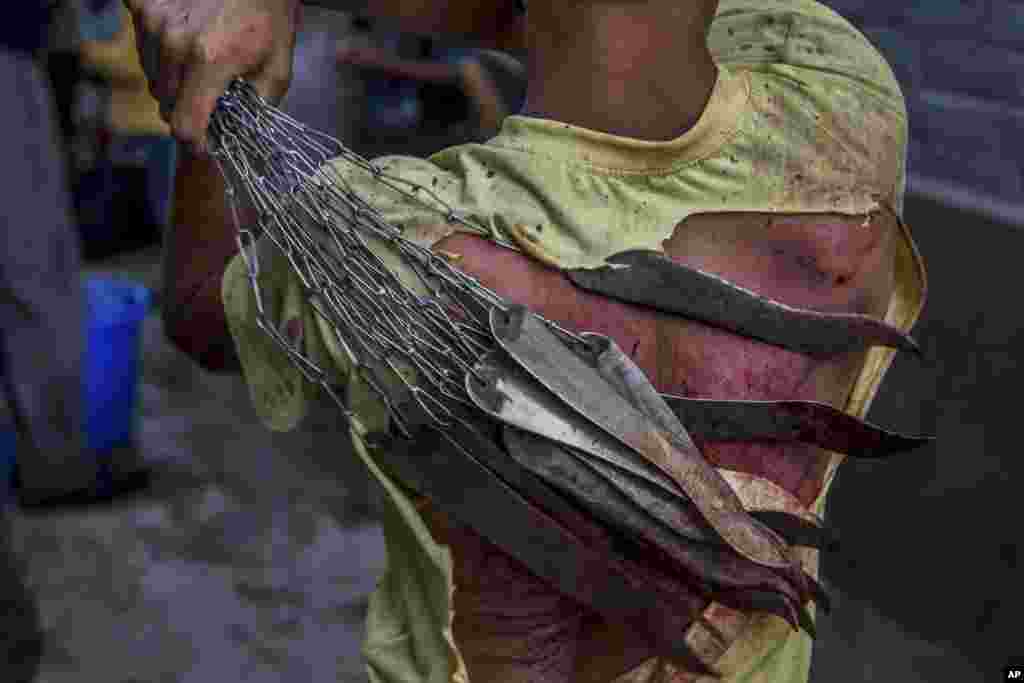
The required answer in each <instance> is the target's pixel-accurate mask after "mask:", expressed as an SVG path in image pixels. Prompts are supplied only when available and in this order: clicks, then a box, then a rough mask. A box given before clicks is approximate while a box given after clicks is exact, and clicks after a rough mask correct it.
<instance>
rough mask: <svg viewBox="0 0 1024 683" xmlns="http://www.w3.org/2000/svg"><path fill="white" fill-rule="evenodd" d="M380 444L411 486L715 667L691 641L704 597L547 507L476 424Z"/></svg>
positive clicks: (567, 589) (576, 589)
mask: <svg viewBox="0 0 1024 683" xmlns="http://www.w3.org/2000/svg"><path fill="white" fill-rule="evenodd" d="M374 446H375V448H374V452H375V458H378V459H379V460H380V461H381V462H382V463H383V464H384V465H385V466H386V467H388V468H389V469H390V470H391V471H393V472H395V473H397V474H398V476H400V477H401V479H402V481H403V482H404V483H405V484H406V485H408V486H411V487H412V488H413V489H414V490H416V491H418V492H420V493H421V494H423V495H426V496H428V497H429V498H430V499H431V500H432V501H433V502H434V503H435V504H437V505H438V507H439V508H440V509H441V510H443V511H445V512H446V513H447V514H450V515H452V517H453V518H455V519H457V520H458V521H460V522H461V523H463V524H465V525H467V526H469V527H470V528H472V529H474V530H475V531H476V532H477V533H479V534H481V535H483V536H484V537H486V538H488V539H490V540H491V541H492V542H493V543H495V544H496V545H498V546H499V547H501V548H502V549H503V550H504V551H505V552H507V553H509V554H510V555H512V556H513V557H515V558H517V559H518V560H519V561H521V562H522V563H523V564H525V565H526V566H527V567H529V569H530V570H531V571H533V572H534V573H535V574H537V575H538V576H540V577H542V578H543V579H545V580H546V581H549V582H550V583H551V584H552V585H554V586H556V587H558V588H559V589H560V590H561V591H562V592H564V593H565V594H566V595H570V596H572V597H574V598H575V599H577V600H579V601H580V602H581V603H583V604H585V605H589V606H590V607H592V608H593V609H594V610H596V611H598V612H600V613H602V614H607V615H608V616H609V617H610V618H613V619H618V620H621V621H622V622H624V623H627V624H629V625H630V626H631V627H633V628H636V629H637V630H638V631H640V632H641V633H645V634H649V636H650V637H651V638H652V639H654V640H655V642H657V643H659V644H660V646H661V647H663V648H665V649H666V651H667V652H670V653H672V655H673V656H675V657H679V658H680V659H681V660H683V661H687V662H688V664H689V666H694V667H698V669H697V670H699V671H702V672H704V673H710V670H707V669H706V667H705V666H704V665H703V664H702V663H701V662H700V661H699V660H697V658H696V657H695V656H694V653H693V652H692V651H691V650H690V648H689V646H688V645H687V644H686V642H685V638H684V637H683V634H684V633H685V632H686V628H687V626H688V624H689V623H690V622H691V621H692V619H693V618H695V617H696V615H699V613H700V611H701V610H702V609H703V607H702V605H703V604H705V599H704V598H703V597H702V596H699V595H697V594H695V593H694V591H693V590H692V589H691V588H689V587H687V586H685V585H683V584H681V583H680V582H679V581H677V580H673V579H672V577H669V576H667V575H666V574H664V573H663V572H661V571H660V570H658V568H657V567H656V566H654V565H651V564H649V563H643V562H635V561H632V560H631V559H629V558H626V557H623V556H622V554H621V553H620V552H618V551H617V549H616V548H615V547H614V546H613V545H612V541H611V540H610V539H608V538H607V535H606V532H604V531H603V530H602V529H601V528H600V527H599V526H598V525H595V524H593V523H592V522H588V521H587V520H586V519H584V518H583V517H582V515H580V514H579V513H578V512H574V511H573V510H567V509H562V510H557V509H556V510H550V509H542V508H541V507H539V506H538V505H537V504H535V503H534V502H533V501H531V500H529V499H528V498H527V497H526V496H524V495H522V494H521V492H520V491H519V490H517V489H516V488H515V486H513V485H509V484H508V483H506V481H507V480H506V479H505V478H504V477H505V476H508V475H511V477H512V479H515V480H518V479H520V475H519V474H518V473H516V472H515V470H520V471H521V473H522V476H525V477H527V478H534V477H533V475H532V474H530V473H529V472H526V471H524V470H522V469H521V468H520V467H519V465H517V464H516V463H515V462H513V461H512V460H510V459H509V458H508V456H507V455H506V454H505V453H504V452H502V451H500V450H499V449H498V448H497V446H496V445H495V444H494V443H493V442H491V441H490V440H489V439H487V438H486V437H483V436H482V435H480V434H479V433H477V432H476V431H475V430H474V429H473V428H472V427H470V426H468V425H466V424H463V423H460V422H458V421H456V424H455V426H454V428H453V429H452V430H451V431H450V432H447V431H446V432H441V431H438V430H433V429H429V428H421V429H419V430H417V432H416V434H415V438H414V439H403V438H394V437H391V436H389V435H378V436H377V439H375V442H374ZM478 457H479V458H480V460H478ZM485 463H486V464H485ZM490 465H497V466H498V468H499V470H500V472H501V474H502V476H495V473H494V472H492V471H491V470H490ZM537 483H538V484H539V485H541V486H546V484H544V483H543V482H540V481H537Z"/></svg>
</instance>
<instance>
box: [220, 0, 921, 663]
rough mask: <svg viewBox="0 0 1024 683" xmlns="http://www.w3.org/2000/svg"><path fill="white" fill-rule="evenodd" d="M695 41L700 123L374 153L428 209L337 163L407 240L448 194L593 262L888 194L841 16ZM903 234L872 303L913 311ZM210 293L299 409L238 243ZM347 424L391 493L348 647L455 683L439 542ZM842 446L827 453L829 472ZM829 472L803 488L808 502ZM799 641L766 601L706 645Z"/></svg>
mask: <svg viewBox="0 0 1024 683" xmlns="http://www.w3.org/2000/svg"><path fill="white" fill-rule="evenodd" d="M710 44H711V47H712V51H713V53H714V55H715V57H716V60H717V62H718V64H719V78H718V81H717V83H716V86H715V88H714V91H713V93H712V96H711V98H710V101H709V102H708V105H707V108H706V110H705V112H704V113H703V115H702V116H701V118H700V120H699V121H698V123H697V124H696V125H695V126H694V128H692V129H691V130H690V131H688V132H687V133H686V134H685V135H683V136H681V137H679V138H677V139H675V140H671V141H667V142H647V141H640V140H633V139H628V138H623V137H618V136H613V135H608V134H605V133H600V132H596V131H592V130H586V129H583V128H579V127H577V126H572V125H569V124H564V123H559V122H555V121H548V120H542V119H536V118H529V117H521V116H512V117H509V118H508V119H506V120H505V122H504V125H503V127H502V130H501V133H500V134H499V135H498V136H497V137H496V138H494V139H492V140H490V141H488V142H487V143H485V144H471V145H461V146H457V147H454V148H451V149H447V150H444V151H442V152H440V153H438V154H436V155H434V156H433V157H431V158H430V159H429V160H423V159H416V158H411V157H401V156H395V157H385V158H383V159H379V160H377V161H376V163H377V164H378V165H379V166H380V167H382V168H383V169H384V170H385V171H386V172H387V173H389V174H391V175H393V176H399V177H401V178H404V179H407V180H410V181H413V182H416V183H418V184H420V185H422V186H424V187H426V188H429V189H430V191H431V192H432V193H433V194H434V195H435V196H436V197H438V198H439V199H440V200H442V202H443V203H444V205H442V204H440V203H438V204H437V207H436V210H433V209H431V208H429V207H425V206H424V205H423V204H421V203H418V202H414V201H411V200H409V199H408V198H407V197H406V196H405V195H403V194H400V193H398V192H395V191H394V190H393V189H390V188H388V187H386V186H384V185H382V184H380V183H379V182H377V181H376V180H375V179H374V178H373V177H372V176H370V175H369V174H367V173H366V172H365V171H363V170H361V169H358V168H356V167H354V166H352V165H351V164H349V163H347V162H345V161H342V160H339V161H337V162H335V163H334V167H335V168H336V169H337V171H338V173H339V175H340V177H341V179H342V180H343V182H344V183H345V184H346V185H347V186H348V187H349V188H351V189H352V190H354V191H356V192H357V193H359V194H360V195H361V196H362V197H363V198H364V199H366V200H367V201H368V202H369V203H370V204H371V205H372V206H373V207H374V208H375V209H377V210H378V211H379V212H380V213H381V214H382V216H383V217H384V218H385V219H386V220H387V221H389V222H391V223H394V224H401V225H402V226H403V227H404V229H405V235H406V236H407V237H409V238H410V239H413V240H414V241H416V242H418V243H420V244H423V245H426V246H429V245H432V244H434V243H436V242H437V241H438V240H440V239H442V238H443V237H445V236H447V235H449V234H451V233H453V232H455V231H457V230H459V229H462V228H460V226H458V225H453V224H449V223H448V222H447V220H446V213H447V208H448V207H452V208H454V209H455V210H456V211H457V212H458V213H459V215H460V216H462V217H464V218H465V219H466V220H467V221H468V222H470V223H472V224H475V225H476V226H478V227H480V228H482V229H484V230H488V231H490V233H491V234H493V235H494V236H495V237H497V238H501V239H506V240H507V239H508V238H509V237H510V236H512V235H513V233H514V232H515V231H516V230H517V228H516V226H517V225H519V224H525V225H530V226H536V225H538V224H539V225H542V226H543V228H544V229H543V231H542V232H538V233H534V240H535V242H534V243H533V245H532V247H533V248H535V249H536V251H537V254H538V255H540V256H542V257H544V258H546V259H549V260H551V261H553V262H556V263H558V264H560V265H562V266H564V267H577V266H596V265H599V264H600V263H602V261H603V260H604V259H605V257H607V256H608V255H610V254H613V253H616V252H618V251H622V250H624V249H629V248H649V249H660V248H661V242H662V240H664V239H665V238H667V237H668V236H669V235H670V234H671V232H672V231H673V229H674V228H675V226H676V225H677V224H679V223H680V221H682V220H683V219H685V218H686V217H687V216H689V215H691V214H696V213H706V212H737V211H755V212H778V213H821V212H834V213H845V214H851V215H857V214H864V213H867V212H869V211H871V210H872V209H873V208H875V207H876V206H877V203H878V201H880V200H882V199H887V200H889V201H891V202H892V203H893V204H894V207H895V208H896V210H897V211H898V212H901V210H902V197H903V189H904V178H905V168H904V163H905V149H906V138H907V123H906V112H905V108H904V103H903V98H902V95H901V93H900V90H899V87H898V85H897V83H896V81H895V79H894V77H893V75H892V72H891V71H890V69H889V67H888V66H887V65H886V63H885V61H884V60H883V59H882V58H881V57H880V56H879V55H878V53H877V52H876V51H875V50H874V49H873V48H872V47H871V46H870V44H869V43H868V42H867V41H866V39H864V37H863V36H862V35H861V34H859V33H858V32H857V31H856V30H855V29H854V28H853V27H852V26H850V24H848V23H847V22H846V21H845V20H843V19H842V18H840V17H839V16H838V15H836V14H835V13H833V12H832V11H831V10H828V9H827V8H825V7H823V6H822V5H820V4H818V3H815V2H812V1H811V0H791V1H784V0H776V1H770V0H764V1H762V0H747V1H739V0H723V1H722V2H721V5H720V7H719V11H718V15H717V17H716V19H715V22H714V25H713V27H712V31H711V35H710ZM419 194H420V195H421V196H425V195H426V193H422V192H421V193H419ZM425 200H426V202H427V203H428V204H432V203H434V202H433V200H431V199H429V198H426V199H425ZM903 238H904V239H903V240H902V241H901V243H900V244H899V247H898V253H897V282H896V291H895V293H894V296H893V299H892V301H891V302H890V306H889V311H888V315H887V319H888V321H889V322H891V323H893V324H895V325H898V326H900V327H902V328H904V329H909V328H910V326H911V325H912V324H913V323H914V321H915V320H916V318H917V316H918V314H919V313H920V308H921V306H922V302H923V297H924V270H923V267H922V265H921V263H920V259H919V258H918V256H917V253H916V250H915V248H914V246H913V242H912V240H911V238H910V235H909V233H906V232H904V234H903ZM261 251H262V252H264V256H263V257H262V259H261V276H260V286H261V288H262V290H263V292H264V297H265V298H264V305H265V310H266V312H267V314H268V316H269V317H270V318H271V320H274V321H284V320H288V319H291V318H294V317H301V318H302V319H303V322H304V329H305V330H306V334H305V335H304V342H303V343H304V345H305V351H306V353H307V354H308V355H310V356H311V357H312V358H313V359H314V360H316V361H317V362H319V363H321V364H322V365H323V366H324V367H326V368H328V369H330V370H331V371H333V372H336V373H337V375H338V378H339V381H340V380H341V379H344V378H345V377H346V375H347V373H346V369H347V366H346V364H345V361H344V358H345V356H344V354H343V353H342V352H341V350H340V349H339V348H338V347H337V345H336V344H335V343H334V341H333V337H332V336H331V335H330V334H329V330H328V328H327V327H326V325H325V324H324V323H323V322H322V321H320V320H319V318H318V317H317V316H316V315H315V314H314V313H313V312H312V310H311V308H310V307H309V306H308V305H306V304H305V302H304V297H303V293H302V287H301V283H300V282H299V280H298V278H297V277H295V276H294V275H293V274H292V273H291V271H290V268H289V265H288V262H287V260H286V259H284V258H283V257H281V256H280V255H279V254H276V253H275V252H274V250H273V249H269V248H267V243H263V244H261ZM380 253H382V254H385V252H384V251H383V250H380ZM223 295H224V305H225V309H226V311H227V315H228V319H229V324H230V327H231V330H232V334H233V336H234V338H235V342H236V345H237V347H238V352H239V356H240V359H241V362H242V366H243V369H244V371H245V375H246V377H247V379H248V382H249V385H250V388H251V391H252V397H253V401H254V403H255V405H256V407H257V409H258V410H259V412H260V414H261V416H262V417H263V419H264V420H265V422H266V424H267V425H268V426H270V427H271V428H272V429H276V430H287V429H291V428H293V427H295V426H296V425H297V424H298V423H299V421H300V420H301V419H302V417H303V415H304V414H305V412H306V410H307V405H308V403H309V402H310V401H311V400H313V398H314V396H315V394H316V393H317V390H316V389H315V388H314V387H312V386H311V385H309V384H308V383H306V382H305V381H303V378H302V376H301V374H300V373H299V372H298V370H297V369H296V368H294V367H293V366H292V365H291V363H290V361H289V360H288V358H287V357H286V356H285V355H284V354H282V353H281V352H280V351H278V349H277V348H276V347H275V346H274V344H273V342H272V341H271V340H270V339H269V338H268V337H266V335H264V334H263V333H262V332H261V331H260V330H259V329H258V327H257V326H256V322H255V303H254V299H253V296H252V294H251V293H250V291H249V282H248V280H247V278H246V273H245V267H244V263H243V262H242V261H241V259H239V258H236V259H235V260H234V261H233V262H232V264H231V265H230V267H229V268H228V270H227V272H226V274H225V278H224V285H223ZM892 357H893V353H892V352H891V351H889V350H885V349H875V350H873V351H872V352H871V353H870V354H869V355H868V357H867V360H866V362H865V365H864V368H863V370H862V372H861V375H860V377H859V380H858V382H857V384H856V386H855V388H854V391H853V393H852V395H851V397H850V400H849V403H848V405H847V410H848V411H849V412H850V413H853V414H855V415H864V414H865V413H866V412H867V408H868V406H869V404H870V402H871V400H872V398H873V397H874V395H875V392H876V391H877V389H878V386H879V383H880V381H881V379H882V377H883V375H884V373H885V371H886V370H887V368H888V366H889V364H890V362H891V360H892ZM347 386H348V401H349V407H350V408H351V410H352V411H353V412H354V413H355V414H356V415H357V416H358V419H357V420H356V422H355V424H354V427H353V430H354V431H355V432H362V431H366V432H369V431H375V430H377V429H380V428H382V427H383V426H385V425H386V419H387V418H386V416H385V414H384V411H383V408H382V406H381V405H380V404H379V403H378V402H377V401H376V400H375V399H373V397H372V395H371V394H370V393H369V392H368V391H367V389H366V388H365V387H364V386H363V385H362V384H361V383H360V382H358V381H356V380H355V379H354V378H348V384H347ZM354 442H355V452H356V454H357V455H358V457H359V458H360V459H361V460H362V461H363V462H364V463H365V464H366V466H367V468H368V469H369V470H370V472H371V473H372V474H373V476H374V478H375V479H376V480H377V481H378V482H380V484H381V485H382V486H383V488H384V490H385V492H386V494H387V495H386V496H385V508H384V510H383V512H382V515H383V519H382V522H383V526H384V533H385V538H386V543H387V552H388V568H387V571H386V572H385V574H384V576H383V578H382V579H381V581H380V583H379V585H378V589H377V591H376V592H375V594H374V595H373V597H372V599H371V603H370V611H369V616H368V621H367V632H366V640H365V644H364V650H363V651H364V654H365V656H366V660H367V666H368V669H369V673H370V678H371V681H373V682H374V683H413V682H416V683H422V682H428V683H435V682H436V683H445V682H447V681H466V680H468V676H467V673H466V670H465V666H464V663H463V661H462V659H461V657H460V656H459V653H458V648H457V644H456V643H455V642H454V638H453V636H452V605H453V591H454V590H455V587H454V586H453V582H452V563H451V557H450V554H449V550H448V548H447V547H444V546H441V545H438V544H437V543H435V542H434V540H433V538H432V537H431V535H430V533H429V532H428V530H427V528H426V526H425V525H424V522H423V520H422V518H421V517H420V515H419V513H418V511H417V509H416V506H415V504H414V502H413V497H411V496H410V494H409V492H408V491H407V490H406V489H404V488H403V486H402V485H401V483H400V482H397V481H395V480H393V479H391V478H390V477H389V476H388V475H387V474H386V473H385V472H383V471H382V470H381V469H380V468H379V467H378V465H377V464H376V463H375V461H374V458H373V454H372V453H369V452H367V450H366V449H365V448H364V447H363V446H362V444H361V443H360V441H359V439H355V440H354ZM839 460H840V456H838V455H837V456H835V457H834V459H833V463H832V465H833V466H832V468H831V469H830V471H829V474H828V479H827V483H831V479H832V477H833V476H834V472H835V466H837V465H838V463H839ZM827 490H828V487H827V486H826V488H825V489H824V491H823V493H822V496H821V498H820V499H819V500H818V501H817V503H816V509H817V510H818V511H819V512H820V511H821V510H822V509H823V505H824V498H825V495H826V492H827ZM812 562H813V560H812ZM810 653H811V644H810V641H809V639H808V638H807V637H806V636H805V635H803V634H798V633H793V632H792V631H790V630H789V629H788V627H786V626H785V625H784V624H783V623H782V622H781V621H779V620H777V619H774V618H771V617H765V618H764V619H758V620H756V621H755V622H754V624H753V625H752V626H751V627H750V628H749V629H748V632H747V633H746V634H745V635H744V637H742V638H741V639H740V640H739V641H737V642H736V643H735V644H734V645H733V646H732V647H731V648H730V650H729V651H728V652H727V653H726V655H725V657H724V658H723V660H722V662H721V663H720V665H721V669H722V671H723V673H724V674H725V675H724V679H723V680H725V681H729V682H730V683H733V682H735V683H740V682H744V683H767V682H768V681H771V682H772V683H803V682H805V681H806V680H807V676H808V669H809V663H810ZM659 666H660V665H658V664H657V663H655V662H653V661H652V662H651V663H650V664H649V665H648V666H646V667H642V668H641V669H639V670H637V671H636V672H634V673H632V674H628V675H627V676H625V677H623V678H622V679H620V680H622V681H630V683H634V682H640V681H651V682H653V681H656V680H658V675H659V674H657V670H658V667H659ZM474 683H486V682H474Z"/></svg>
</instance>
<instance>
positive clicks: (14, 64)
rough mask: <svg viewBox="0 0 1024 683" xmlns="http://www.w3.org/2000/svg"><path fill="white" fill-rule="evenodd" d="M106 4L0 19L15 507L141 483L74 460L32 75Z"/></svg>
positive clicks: (65, 281)
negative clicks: (87, 15) (80, 21)
mask: <svg viewBox="0 0 1024 683" xmlns="http://www.w3.org/2000/svg"><path fill="white" fill-rule="evenodd" d="M110 4H111V3H110V2H109V0H89V4H88V6H87V5H85V4H84V2H82V3H80V2H79V1H78V0H69V1H68V2H67V3H64V4H62V5H56V4H54V3H51V2H46V1H45V0H30V1H29V2H19V3H16V4H15V5H14V6H13V7H11V8H10V12H9V13H8V14H7V16H5V19H4V21H3V22H0V91H2V92H5V93H7V94H8V98H7V100H6V104H5V106H3V107H0V145H2V147H3V149H4V150H6V151H8V153H9V159H11V160H12V162H11V163H8V164H5V165H4V170H3V172H2V178H0V181H2V183H3V188H4V191H5V201H4V202H2V208H0V396H2V398H3V399H4V401H5V402H6V404H7V411H6V414H7V415H9V418H8V419H7V420H5V422H6V424H2V425H0V429H4V430H8V431H9V430H13V431H15V432H17V435H18V445H17V454H18V458H17V459H18V462H17V486H18V502H19V503H21V504H22V505H25V506H59V505H62V504H66V503H82V502H92V501H97V500H103V499H108V498H110V497H111V496H112V495H114V494H116V493H119V492H121V491H122V490H125V489H129V488H137V487H138V486H139V485H140V484H142V483H144V482H143V481H142V480H140V478H139V477H135V476H133V477H132V478H131V481H129V480H128V479H125V480H119V478H118V477H117V476H112V477H107V476H104V475H105V474H107V473H105V472H103V471H101V467H100V463H99V462H98V461H97V459H96V458H94V457H91V456H90V455H88V454H87V453H86V452H85V443H84V434H83V422H84V421H83V409H84V406H83V395H82V394H83V391H82V361H83V355H84V352H85V337H84V330H83V322H84V321H83V306H84V300H83V293H82V286H81V282H80V278H81V268H80V244H79V238H78V235H77V231H76V230H75V225H74V222H73V219H72V211H71V200H70V195H69V192H68V183H67V181H68V178H67V173H66V167H65V163H64V160H63V158H62V154H61V150H60V145H59V142H58V141H59V139H60V136H59V134H58V128H57V125H56V119H55V113H54V105H53V95H52V93H51V89H50V86H49V83H48V81H47V79H46V76H45V75H44V70H43V66H42V65H43V64H44V63H45V59H46V54H47V51H48V50H49V49H50V48H51V47H52V46H54V45H57V44H62V47H64V48H65V49H66V46H67V43H68V42H70V43H72V44H73V43H75V42H76V41H77V40H80V38H79V37H78V36H79V34H78V29H77V27H76V26H75V25H71V26H68V25H67V23H66V21H67V20H71V21H73V22H74V21H75V17H78V16H83V14H82V13H83V12H84V11H85V10H89V11H92V12H93V13H99V12H101V11H103V10H105V9H108V8H109V6H110ZM76 10H77V12H78V13H79V14H75V11H76ZM60 12H63V13H64V16H62V17H60V18H61V19H63V20H65V21H58V16H59V13H60ZM5 484H6V482H5Z"/></svg>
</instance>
